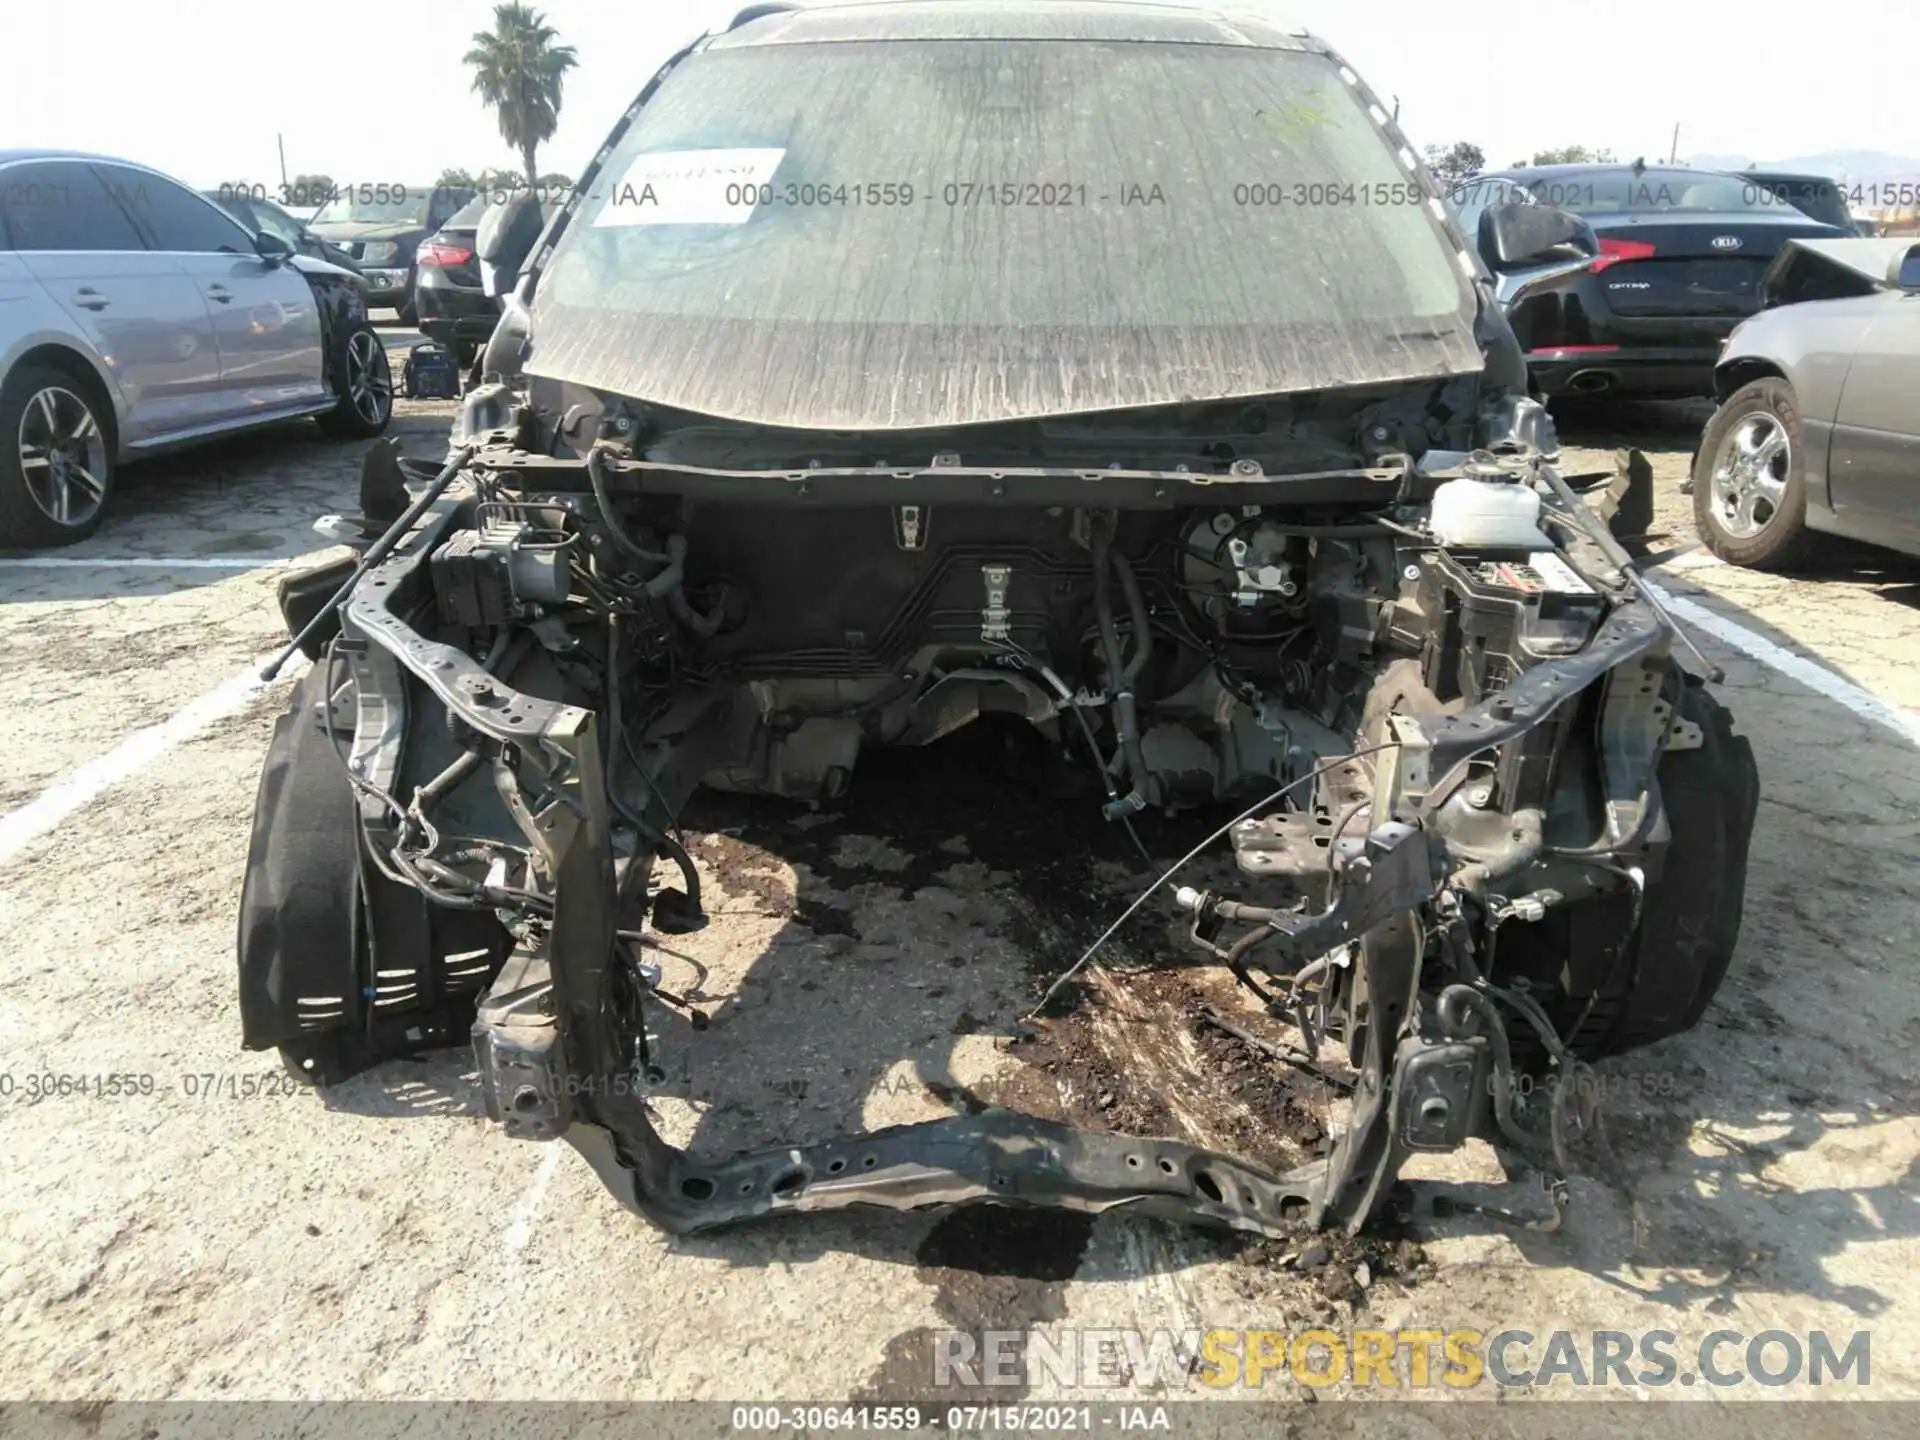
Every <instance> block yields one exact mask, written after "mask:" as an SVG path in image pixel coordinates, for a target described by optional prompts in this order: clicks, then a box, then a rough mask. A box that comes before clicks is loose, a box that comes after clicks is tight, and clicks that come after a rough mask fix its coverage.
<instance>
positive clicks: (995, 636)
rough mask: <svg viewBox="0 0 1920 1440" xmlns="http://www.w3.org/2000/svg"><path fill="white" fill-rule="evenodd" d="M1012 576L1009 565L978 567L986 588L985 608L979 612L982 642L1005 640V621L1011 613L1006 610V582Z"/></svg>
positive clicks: (1006, 631)
mask: <svg viewBox="0 0 1920 1440" xmlns="http://www.w3.org/2000/svg"><path fill="white" fill-rule="evenodd" d="M1012 574H1013V567H1012V566H1011V565H982V566H981V567H980V578H981V580H982V581H983V582H984V583H985V585H986V588H987V603H986V607H985V608H984V609H983V610H981V612H980V638H981V639H982V640H1005V639H1006V638H1007V636H1008V630H1007V621H1008V620H1009V619H1010V618H1011V617H1012V612H1011V611H1009V610H1008V609H1007V580H1008V578H1009V577H1011V576H1012Z"/></svg>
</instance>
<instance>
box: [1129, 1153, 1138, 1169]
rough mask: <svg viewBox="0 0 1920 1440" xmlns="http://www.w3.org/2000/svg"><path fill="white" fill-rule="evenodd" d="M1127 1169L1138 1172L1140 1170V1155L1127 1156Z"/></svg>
mask: <svg viewBox="0 0 1920 1440" xmlns="http://www.w3.org/2000/svg"><path fill="white" fill-rule="evenodd" d="M1127 1168H1128V1169H1129V1170H1138V1169H1139V1168H1140V1157H1139V1156H1138V1155H1129V1156H1127Z"/></svg>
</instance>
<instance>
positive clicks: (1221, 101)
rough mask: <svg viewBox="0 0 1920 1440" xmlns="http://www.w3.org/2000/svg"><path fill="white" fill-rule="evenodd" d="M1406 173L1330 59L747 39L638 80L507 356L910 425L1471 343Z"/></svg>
mask: <svg viewBox="0 0 1920 1440" xmlns="http://www.w3.org/2000/svg"><path fill="white" fill-rule="evenodd" d="M1471 305H1472V300H1471V292H1470V290H1469V288H1468V286H1467V284H1466V281H1465V275H1464V271H1463V269H1462V266H1461V263H1460V258H1459V256H1458V254H1457V252H1455V251H1454V250H1453V249H1452V248H1451V246H1450V243H1449V241H1448V239H1447V237H1446V235H1445V232H1444V231H1443V230H1442V229H1441V228H1440V225H1439V223H1438V221H1437V219H1436V218H1435V213H1434V211H1433V209H1432V207H1430V206H1429V204H1428V203H1427V197H1425V196H1424V195H1422V194H1421V193H1420V192H1419V190H1418V188H1417V185H1416V183H1415V181H1414V179H1413V177H1412V176H1411V175H1410V174H1408V173H1407V171H1406V170H1405V169H1403V168H1402V166H1401V165H1400V163H1398V162H1397V161H1396V159H1395V157H1394V155H1393V153H1392V151H1391V150H1390V149H1389V146H1388V144H1387V142H1386V139H1385V137H1384V136H1383V135H1382V134H1381V132H1380V131H1379V130H1378V129H1377V128H1376V127H1375V125H1374V124H1373V122H1372V121H1371V120H1370V119H1369V118H1368V116H1367V114H1366V112H1365V110H1364V109H1363V108H1362V106H1361V105H1360V104H1359V103H1358V101H1357V100H1356V99H1355V97H1354V95H1353V93H1352V91H1351V90H1350V89H1349V88H1348V86H1347V85H1346V84H1345V83H1344V82H1343V81H1342V80H1341V78H1340V76H1339V73H1338V71H1337V69H1336V68H1335V67H1334V66H1332V65H1331V64H1329V63H1328V62H1327V60H1326V59H1325V58H1324V57H1321V56H1318V55H1314V54H1310V53H1305V52H1294V51H1282V50H1268V49H1250V48H1239V47H1229V46H1208V45H1184V44H1137V43H1135V44H1122V43H1094V42H1072V43H1063V42H1060V41H1012V42H1009V41H1005V40H1000V41H992V42H986V41H970V40H946V41H929V42H886V43H844V44H809V45H794V46H764V47H746V48H742V49H739V50H734V51H724V52H713V53H708V54H705V55H701V56H697V57H694V58H693V59H692V60H690V61H688V62H686V63H685V64H684V65H683V66H681V67H680V68H679V69H678V70H676V71H675V72H674V73H673V74H672V75H671V76H670V77H669V78H668V80H667V81H666V83H665V84H664V85H663V86H662V87H661V89H660V91H659V93H658V94H657V95H656V96H655V97H654V98H653V99H652V100H651V101H650V102H649V104H648V105H647V107H646V109H645V110H643V111H642V112H641V115H640V117H639V119H638V120H637V121H636V122H635V125H634V128H633V130H631V131H630V132H629V133H628V134H627V135H626V136H625V137H623V139H622V142H621V144H620V146H619V148H618V150H617V151H616V153H615V154H614V155H613V156H612V157H611V158H610V159H609V161H608V163H607V165H606V166H605V168H604V169H603V171H602V172H601V173H600V175H599V176H598V177H597V178H596V180H595V181H594V182H593V184H592V185H591V186H590V190H589V200H588V202H587V204H586V206H585V207H584V208H583V210H582V212H581V213H580V214H579V215H577V216H575V217H574V219H573V221H572V222H571V223H570V225H569V227H568V229H567V230H566V232H565V233H564V234H563V236H562V238H561V241H560V245H559V247H558V250H557V252H556V254H555V255H554V257H553V259H552V261H551V263H550V264H549V265H548V267H547V269H546V271H545V274H544V276H543V277H542V279H541V282H540V284H539V287H538V291H537V293H536V295H535V298H534V333H535V347H536V348H535V354H534V356H533V358H532V360H531V361H530V363H529V370H530V371H532V372H533V373H535V374H546V375H551V376H555V377H559V378H565V379H569V380H575V381H579V382H581V383H586V384H591V385H595V386H598V387H601V388H604V389H611V390H617V391H620V392H622V393H626V394H633V395H639V396H643V397H645V398H650V399H654V400H657V401H659V402H661V403H666V404H677V405H683V406H685V407H687V408H689V409H696V410H701V411H705V412H708V413H715V414H725V415H730V416H734V417H737V418H743V419H757V420H764V421H767V422H769V423H792V424H816V425H821V426H874V425H892V426H912V425H938V424H955V423H964V422H967V421H973V420H989V419H1000V418H1008V417H1012V416H1019V415H1037V414H1047V413H1060V412H1065V411H1073V410H1087V409H1101V408H1108V407H1111V406H1119V405H1135V404H1151V403H1163V402H1168V401H1178V400H1187V399H1208V398H1218V397H1223V396H1230V395H1236V394H1256V393H1263V392H1268V391H1275V390H1288V389H1306V388H1319V387H1324V386H1329V385H1335V384H1354V383H1364V382H1367V381H1374V380H1384V379H1394V378H1403V377H1408V376H1417V375H1427V374H1444V373H1450V372H1454V371H1459V370H1465V369H1475V368H1478V366H1479V363H1480V359H1479V354H1478V351H1477V349H1476V348H1475V347H1474V346H1473V344H1472V341H1471V338H1470V318H1471Z"/></svg>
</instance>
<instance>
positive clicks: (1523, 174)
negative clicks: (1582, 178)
mask: <svg viewBox="0 0 1920 1440" xmlns="http://www.w3.org/2000/svg"><path fill="white" fill-rule="evenodd" d="M1656 170H1657V171H1659V172H1660V173H1662V174H1666V175H1707V176H1713V175H1727V174H1729V173H1731V172H1729V171H1725V170H1701V169H1697V168H1695V167H1694V166H1691V165H1680V164H1673V165H1667V164H1664V163H1652V164H1647V165H1642V166H1641V167H1640V171H1641V173H1644V174H1651V173H1652V172H1654V171H1656ZM1615 172H1619V173H1623V174H1632V173H1634V169H1633V162H1632V161H1631V160H1602V161H1595V160H1580V161H1575V162H1574V163H1572V164H1568V165H1509V166H1507V167H1506V168H1505V169H1503V170H1486V171H1482V172H1481V173H1482V174H1483V175H1493V176H1498V177H1500V178H1501V179H1506V180H1520V181H1527V180H1551V179H1555V178H1557V177H1563V176H1567V175H1608V174H1613V173H1615Z"/></svg>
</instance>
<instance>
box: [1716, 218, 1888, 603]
mask: <svg viewBox="0 0 1920 1440" xmlns="http://www.w3.org/2000/svg"><path fill="white" fill-rule="evenodd" d="M1762 294H1763V302H1764V306H1765V308H1763V309H1762V310H1761V312H1760V313H1759V314H1758V315H1756V316H1754V317H1753V318H1752V319H1750V320H1748V321H1746V322H1745V323H1744V324H1743V325H1741V326H1740V328H1739V329H1737V330H1735V331H1734V332H1733V334H1732V335H1731V336H1730V337H1729V338H1728V340H1727V345H1726V349H1725V350H1724V351H1723V352H1722V353H1721V356H1720V361H1719V364H1718V366H1717V367H1716V370H1715V389H1716V391H1717V393H1718V395H1719V398H1720V408H1719V409H1718V410H1717V411H1716V412H1715V413H1714V416H1713V418H1712V419H1711V420H1710V421H1708V422H1707V428H1706V430H1705V432H1704V433H1703V434H1702V436H1701V439H1700V449H1699V451H1698V452H1697V453H1696V454H1695V456H1694V463H1693V476H1692V482H1691V484H1692V490H1693V508H1694V518H1695V521H1696V523H1697V525H1698V527H1699V531H1700V538H1701V540H1702V541H1704V542H1705V544H1706V546H1707V548H1708V549H1709V550H1711V551H1713V553H1714V554H1716V555H1718V556H1719V557H1720V558H1721V559H1723V560H1727V561H1730V562H1732V563H1733V564H1735V565H1750V566H1754V567H1757V568H1763V569H1785V568H1790V567H1791V566H1793V565H1795V564H1797V563H1799V562H1800V561H1802V560H1804V559H1805V558H1806V556H1807V553H1808V550H1809V548H1810V546H1811V545H1812V544H1813V541H1814V537H1815V536H1816V535H1818V534H1821V533H1825V534H1830V535H1841V536H1845V537H1847V538H1849V539H1853V540H1862V541H1866V542H1868V543H1869V544H1873V545H1880V546H1885V547H1886V548H1888V549H1891V550H1898V551H1902V552H1904V553H1906V554H1910V555H1920V245H1916V244H1915V243H1914V241H1913V240H1912V239H1911V238H1906V239H1861V240H1795V241H1791V242H1790V243H1789V244H1788V245H1787V247H1786V248H1785V249H1784V250H1783V251H1782V252H1781V254H1780V256H1779V258H1778V259H1776V260H1775V261H1774V263H1773V265H1772V267H1771V268H1770V269H1769V270H1768V272H1767V277H1766V279H1765V281H1764V282H1763V285H1762Z"/></svg>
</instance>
